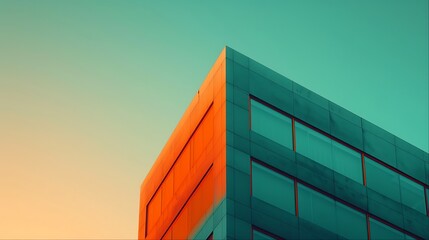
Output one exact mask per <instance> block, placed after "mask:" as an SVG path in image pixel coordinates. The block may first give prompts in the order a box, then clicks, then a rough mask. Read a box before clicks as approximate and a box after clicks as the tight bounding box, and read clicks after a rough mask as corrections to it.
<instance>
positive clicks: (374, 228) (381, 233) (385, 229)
mask: <svg viewBox="0 0 429 240" xmlns="http://www.w3.org/2000/svg"><path fill="white" fill-rule="evenodd" d="M369 224H370V226H369V227H370V229H371V231H370V233H371V239H374V240H378V239H380V240H381V239H386V240H391V239H406V238H405V237H406V236H405V234H404V233H402V232H400V231H398V230H396V229H394V228H392V227H389V226H387V225H386V224H384V223H381V222H379V221H377V220H375V219H373V218H370V219H369ZM407 239H408V236H407Z"/></svg>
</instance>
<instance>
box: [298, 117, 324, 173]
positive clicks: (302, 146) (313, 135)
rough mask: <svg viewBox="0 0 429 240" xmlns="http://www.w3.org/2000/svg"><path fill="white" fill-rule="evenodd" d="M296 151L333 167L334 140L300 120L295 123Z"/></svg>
mask: <svg viewBox="0 0 429 240" xmlns="http://www.w3.org/2000/svg"><path fill="white" fill-rule="evenodd" d="M295 134H296V152H298V153H300V154H302V155H303V156H306V157H308V158H310V159H312V160H314V161H316V162H318V163H320V164H322V165H324V166H325V167H328V168H330V169H332V150H331V144H332V140H331V139H330V138H328V137H326V136H325V135H323V134H321V133H319V132H316V131H314V130H313V129H311V128H308V127H306V126H304V125H302V124H300V123H298V122H296V124H295Z"/></svg>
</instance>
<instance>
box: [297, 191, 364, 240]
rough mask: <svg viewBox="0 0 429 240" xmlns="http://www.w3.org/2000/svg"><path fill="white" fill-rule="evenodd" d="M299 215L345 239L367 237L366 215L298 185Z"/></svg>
mask: <svg viewBox="0 0 429 240" xmlns="http://www.w3.org/2000/svg"><path fill="white" fill-rule="evenodd" d="M298 207H299V216H300V217H301V218H303V219H305V220H307V221H309V222H312V223H314V224H316V225H319V226H321V227H323V228H325V229H327V230H329V231H331V232H333V233H337V234H339V235H341V236H342V237H344V238H347V239H365V238H366V237H367V229H366V217H365V215H364V214H363V213H360V212H358V211H356V210H354V209H352V208H349V207H347V206H346V205H344V204H342V203H339V202H336V201H335V200H333V199H331V198H329V197H328V196H325V195H323V194H321V193H319V192H317V191H314V190H312V189H310V188H308V187H305V186H303V185H301V184H299V185H298Z"/></svg>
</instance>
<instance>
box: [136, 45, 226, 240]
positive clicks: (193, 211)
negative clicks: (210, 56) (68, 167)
mask: <svg viewBox="0 0 429 240" xmlns="http://www.w3.org/2000/svg"><path fill="white" fill-rule="evenodd" d="M225 54H226V52H225V49H224V50H223V51H222V53H221V54H220V56H219V58H218V59H217V60H216V62H215V64H214V66H213V68H212V69H211V70H210V72H209V74H208V75H207V77H206V80H205V81H204V83H203V84H202V86H201V87H200V89H199V91H198V93H197V94H196V96H195V97H194V99H193V100H192V102H191V104H190V106H189V107H188V109H187V110H186V112H185V113H184V115H183V116H182V119H181V120H180V122H179V124H178V125H177V127H176V129H175V130H174V132H173V134H172V135H171V137H170V139H169V140H168V142H167V144H166V145H165V147H164V149H163V150H162V151H161V153H160V155H159V156H158V159H157V160H156V162H155V164H154V165H153V167H152V169H151V170H150V172H149V174H148V175H147V177H146V178H145V180H144V182H143V184H142V186H141V193H140V214H139V217H140V219H139V235H138V237H139V239H186V238H189V237H191V236H192V235H193V234H194V231H195V230H196V229H198V227H199V226H200V224H201V223H202V222H203V221H204V219H205V218H206V217H207V216H208V215H209V214H210V213H211V212H212V211H213V209H214V207H216V205H217V204H218V203H219V202H220V201H221V200H222V199H223V198H224V197H225V189H226V107H225V106H226V67H225V66H226V65H225V64H226V63H225V61H226V57H225Z"/></svg>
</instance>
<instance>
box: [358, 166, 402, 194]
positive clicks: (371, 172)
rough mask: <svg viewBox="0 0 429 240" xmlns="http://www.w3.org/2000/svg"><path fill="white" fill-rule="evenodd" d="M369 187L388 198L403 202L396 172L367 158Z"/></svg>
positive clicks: (367, 181)
mask: <svg viewBox="0 0 429 240" xmlns="http://www.w3.org/2000/svg"><path fill="white" fill-rule="evenodd" d="M365 167H366V183H367V186H368V187H369V188H371V189H373V190H375V191H377V192H379V193H381V194H383V195H385V196H386V197H389V198H391V199H392V200H395V201H397V202H401V197H400V191H399V176H398V174H397V173H395V172H394V171H392V170H390V169H388V168H386V167H384V166H382V165H380V164H378V163H376V162H374V161H372V160H371V159H368V158H365Z"/></svg>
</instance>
